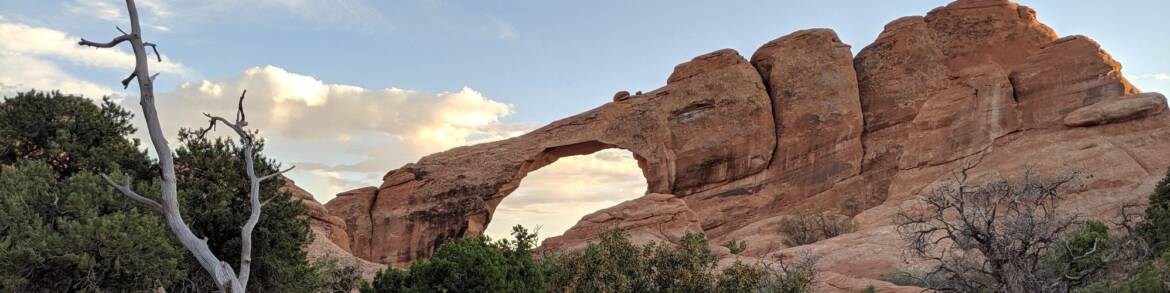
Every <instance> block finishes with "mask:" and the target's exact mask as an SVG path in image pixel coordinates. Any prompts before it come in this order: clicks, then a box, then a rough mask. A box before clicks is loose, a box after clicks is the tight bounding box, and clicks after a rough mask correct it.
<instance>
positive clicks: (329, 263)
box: [313, 257, 364, 293]
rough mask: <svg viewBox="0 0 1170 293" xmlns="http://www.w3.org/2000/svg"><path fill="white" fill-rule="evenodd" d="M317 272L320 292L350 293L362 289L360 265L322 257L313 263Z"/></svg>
mask: <svg viewBox="0 0 1170 293" xmlns="http://www.w3.org/2000/svg"><path fill="white" fill-rule="evenodd" d="M313 268H314V269H315V270H316V271H317V275H318V277H319V278H320V279H319V282H320V283H319V285H318V286H317V287H318V288H319V289H318V290H319V291H320V292H329V293H349V292H352V291H354V290H357V289H358V288H360V286H361V284H362V282H364V281H363V280H362V272H361V269H360V268H359V267H358V264H356V263H354V262H352V261H348V262H347V261H343V260H341V259H338V258H335V257H322V258H318V259H317V260H316V261H314V262H313Z"/></svg>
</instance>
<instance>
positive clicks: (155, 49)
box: [142, 42, 162, 78]
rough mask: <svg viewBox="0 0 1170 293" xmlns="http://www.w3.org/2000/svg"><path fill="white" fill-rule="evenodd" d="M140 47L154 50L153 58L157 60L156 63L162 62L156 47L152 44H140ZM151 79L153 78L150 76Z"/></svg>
mask: <svg viewBox="0 0 1170 293" xmlns="http://www.w3.org/2000/svg"><path fill="white" fill-rule="evenodd" d="M142 45H143V46H146V47H150V49H151V50H154V57H156V58H158V62H162V55H160V54H159V53H158V45H155V44H154V43H151V42H146V43H142ZM155 74H158V73H155ZM151 78H153V76H151Z"/></svg>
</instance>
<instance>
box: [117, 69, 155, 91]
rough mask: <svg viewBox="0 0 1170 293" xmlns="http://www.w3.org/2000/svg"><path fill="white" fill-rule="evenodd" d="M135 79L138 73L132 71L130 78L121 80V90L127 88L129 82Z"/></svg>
mask: <svg viewBox="0 0 1170 293" xmlns="http://www.w3.org/2000/svg"><path fill="white" fill-rule="evenodd" d="M135 77H138V71H134V72H133V73H130V76H127V77H126V78H125V79H122V89H126V88H129V87H130V82H131V81H133V80H134V78H135ZM151 81H154V80H153V79H152V80H151Z"/></svg>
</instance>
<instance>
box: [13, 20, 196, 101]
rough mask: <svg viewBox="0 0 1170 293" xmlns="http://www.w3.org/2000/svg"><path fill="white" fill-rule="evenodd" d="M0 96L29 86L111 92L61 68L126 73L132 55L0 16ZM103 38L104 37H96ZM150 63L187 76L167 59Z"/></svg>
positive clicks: (74, 91) (159, 69)
mask: <svg viewBox="0 0 1170 293" xmlns="http://www.w3.org/2000/svg"><path fill="white" fill-rule="evenodd" d="M0 36H4V40H3V41H0V95H11V94H14V93H16V92H20V91H26V90H29V89H56V90H60V91H62V92H65V93H71V94H82V95H85V96H87V97H90V98H98V97H101V96H105V95H110V94H112V93H114V90H113V89H111V88H110V87H107V86H103V85H99V84H97V83H94V82H91V81H87V80H84V79H81V78H77V77H76V76H74V75H71V74H69V73H67V72H66V71H65V70H63V69H62V67H64V66H69V65H72V66H82V67H90V68H97V69H117V70H124V71H126V72H127V73H129V72H130V71H131V70H133V68H134V54H133V53H131V52H129V51H127V50H125V49H121V48H110V49H97V48H88V47H82V46H78V45H77V41H78V40H79V39H80V38H79V37H77V36H72V35H68V34H66V33H65V32H62V31H58V30H54V29H50V28H44V27H34V26H29V25H25V24H21V23H15V22H10V21H7V20H5V19H2V18H0ZM99 41H103V42H104V41H106V40H99ZM163 59H164V61H167V62H163V63H152V64H151V65H150V66H151V69H152V70H154V71H155V72H162V73H166V74H169V75H172V76H186V75H189V74H190V72H191V70H190V69H188V68H187V67H186V66H184V65H183V64H181V63H178V62H172V61H170V60H167V58H166V55H163Z"/></svg>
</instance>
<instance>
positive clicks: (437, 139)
mask: <svg viewBox="0 0 1170 293" xmlns="http://www.w3.org/2000/svg"><path fill="white" fill-rule="evenodd" d="M244 90H248V100H247V102H246V106H247V107H248V109H249V112H250V114H251V113H255V114H252V115H251V116H252V117H256V118H253V119H252V120H253V122H258V123H259V124H253V125H255V126H256V128H257V129H262V130H263V131H264V132H265V133H266V134H267V135H270V136H281V137H288V138H295V139H306V140H321V141H333V142H344V141H346V140H349V139H352V137H353V136H355V135H363V134H364V135H372V136H382V137H387V138H396V139H399V140H402V141H405V142H409V143H410V146H412V148H411V149H410V154H412V155H422V154H427V153H431V152H436V151H442V150H445V149H448V148H451V147H455V146H460V145H466V144H469V143H474V142H478V141H484V140H491V139H499V138H502V137H505V135H507V134H506V133H501V132H499V131H498V130H499V129H500V121H499V120H500V118H502V117H504V116H507V115H509V114H511V111H512V110H511V109H512V108H511V106H509V105H507V104H503V103H500V102H496V101H493V100H491V99H489V98H487V97H484V96H483V94H481V93H479V92H477V91H475V90H473V89H471V88H467V87H464V88H463V89H462V90H460V91H458V92H440V93H423V92H417V91H411V90H403V89H398V88H386V89H365V88H361V87H357V86H352V85H344V84H326V83H324V82H322V81H320V80H317V79H316V78H313V77H311V76H306V75H301V74H296V73H291V72H288V71H286V70H284V69H282V68H280V67H276V66H271V65H270V66H264V67H253V68H249V69H246V70H244V71H243V72H242V74H241V75H240V76H238V77H236V78H232V79H227V80H221V81H200V82H199V83H197V84H196V83H184V84H182V85H180V86H179V88H178V89H177V90H175V91H174V92H173V93H168V94H165V95H166V96H167V97H168V98H170V99H171V100H173V101H172V102H170V103H172V104H173V106H175V107H178V108H176V109H183V110H186V111H188V112H190V111H200V112H208V111H209V112H211V113H221V112H223V110H224V109H226V110H231V109H232V108H231V106H232V105H234V101H235V99H236V98H238V97H239V94H240V93H241V92H242V91H244ZM195 113H196V114H197V113H198V112H195ZM195 118H196V119H201V118H200V117H198V116H196V117H195ZM347 137H349V138H348V139H347Z"/></svg>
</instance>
